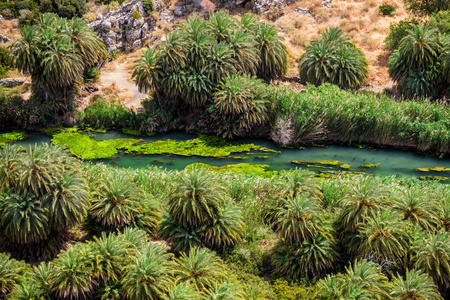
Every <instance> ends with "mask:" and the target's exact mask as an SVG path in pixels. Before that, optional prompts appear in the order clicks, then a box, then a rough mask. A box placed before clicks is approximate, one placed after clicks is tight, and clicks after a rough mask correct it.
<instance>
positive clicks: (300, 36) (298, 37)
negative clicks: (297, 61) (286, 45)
mask: <svg viewBox="0 0 450 300" xmlns="http://www.w3.org/2000/svg"><path fill="white" fill-rule="evenodd" d="M290 42H291V44H292V45H294V46H299V47H302V48H304V47H306V46H307V45H308V44H309V38H308V36H307V35H306V34H304V33H303V32H302V31H297V32H296V33H294V35H293V36H292V37H291V40H290Z"/></svg>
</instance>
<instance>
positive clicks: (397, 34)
mask: <svg viewBox="0 0 450 300" xmlns="http://www.w3.org/2000/svg"><path fill="white" fill-rule="evenodd" d="M419 24H420V21H419V20H417V19H405V20H401V21H400V22H398V23H391V25H390V26H389V33H388V35H387V37H386V39H385V40H384V42H385V43H386V47H387V48H388V49H389V50H395V49H397V48H398V45H399V44H400V41H401V40H402V38H404V37H405V36H407V35H408V30H411V29H413V26H414V25H419Z"/></svg>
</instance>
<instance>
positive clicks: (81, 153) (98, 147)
mask: <svg viewBox="0 0 450 300" xmlns="http://www.w3.org/2000/svg"><path fill="white" fill-rule="evenodd" d="M139 141H140V140H135V139H115V140H104V141H100V142H97V141H96V140H94V139H93V138H92V137H91V136H90V135H86V134H80V133H78V132H61V133H57V134H54V135H53V138H52V142H53V143H54V144H56V145H60V146H64V147H67V148H69V150H70V152H71V153H72V154H73V155H75V156H76V157H78V158H81V159H87V160H91V159H100V158H110V157H113V156H115V155H117V153H118V149H128V148H129V147H131V146H132V145H134V144H136V143H138V142H139Z"/></svg>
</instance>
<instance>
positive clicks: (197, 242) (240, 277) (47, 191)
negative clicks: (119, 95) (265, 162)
mask: <svg viewBox="0 0 450 300" xmlns="http://www.w3.org/2000/svg"><path fill="white" fill-rule="evenodd" d="M0 158H1V159H0V162H1V166H0V171H1V172H2V175H3V176H2V178H3V181H2V183H1V186H2V192H1V197H0V199H1V201H0V203H1V204H0V214H1V220H2V223H1V224H2V225H1V227H0V228H1V231H0V237H1V239H2V243H1V244H0V245H2V248H3V249H2V251H3V252H6V253H1V254H0V263H1V265H2V268H0V293H1V296H2V297H3V296H6V297H7V299H29V297H35V299H46V298H51V299H83V298H96V297H98V298H102V297H103V299H296V298H295V297H297V298H298V297H301V298H302V299H308V298H309V299H352V298H355V297H357V296H358V297H363V296H364V297H365V298H372V299H408V296H411V295H415V296H417V297H419V298H420V297H422V298H423V299H443V298H442V297H445V296H447V295H448V291H449V288H450V286H449V275H450V268H449V266H448V262H449V259H450V244H449V242H448V241H449V238H450V236H449V232H448V230H449V228H450V227H449V226H448V224H450V222H449V212H450V210H449V209H448V208H449V207H450V206H449V204H450V202H449V199H450V198H449V190H448V187H447V186H445V185H440V184H439V183H433V182H420V181H417V180H415V179H406V178H403V179H395V178H392V177H385V178H372V177H365V176H356V177H346V176H337V177H335V178H329V179H326V180H321V181H318V180H317V179H315V178H314V177H313V176H312V174H311V173H309V172H307V171H303V170H300V169H297V170H294V171H283V172H280V174H279V175H277V176H274V177H270V178H263V177H258V176H254V175H238V174H236V173H233V172H231V173H226V172H225V173H216V174H213V173H211V171H207V170H206V169H201V168H199V167H198V166H197V167H194V168H191V169H189V170H185V171H181V172H173V171H169V172H168V171H163V170H161V169H158V168H150V169H139V170H130V169H126V170H125V169H123V170H121V169H114V168H112V167H107V166H104V165H87V166H84V167H83V166H81V165H80V164H79V163H78V162H77V161H76V160H74V159H73V158H70V157H68V156H67V154H65V152H63V151H62V150H61V149H60V148H57V147H48V146H40V147H37V148H29V149H26V150H25V149H21V148H18V147H14V146H7V147H4V148H3V149H1V150H0ZM31 158H33V160H32V161H30V159H31ZM11 166H16V168H11ZM33 166H39V168H40V169H41V170H42V171H43V172H41V173H39V175H40V176H35V175H33V176H31V177H30V174H32V173H29V172H27V171H26V170H27V168H33ZM11 170H13V171H11ZM27 176H28V177H27ZM58 176H61V177H58ZM57 179H58V180H57ZM160 208H162V210H163V211H164V213H163V215H162V218H161V215H160ZM19 212H20V213H19ZM28 224H30V225H33V226H28ZM80 224H82V226H83V227H82V228H83V231H80ZM170 227H173V230H168V228H170ZM80 235H82V236H80ZM57 236H58V237H59V240H58V241H59V242H58V243H56V242H55V240H56V239H57ZM77 236H78V237H77ZM239 237H243V239H240V238H239ZM160 238H164V239H166V242H167V243H168V244H169V245H170V246H172V250H175V251H176V252H175V253H173V254H172V253H171V250H170V248H169V247H167V246H166V245H164V243H163V242H161V241H157V240H158V239H160ZM73 239H75V240H76V241H77V242H76V243H75V244H72V245H67V244H66V242H67V241H70V240H73ZM50 240H51V241H53V242H50ZM5 241H7V242H6V243H5ZM14 245H17V246H15V247H14ZM205 246H206V247H209V248H214V249H216V251H217V254H216V253H214V252H212V251H211V250H210V249H208V248H205ZM202 247H203V248H202ZM24 248H27V249H26V250H24ZM60 248H62V249H64V250H63V251H62V252H60V253H59V254H58V255H57V256H56V258H54V259H53V260H51V261H50V262H41V263H40V264H39V263H38V264H34V266H33V267H32V266H30V265H28V264H26V263H25V262H22V261H17V260H16V259H17V258H26V259H27V260H28V261H30V260H32V261H35V262H38V261H41V260H42V259H45V258H47V259H49V258H51V257H53V256H54V255H55V254H56V253H57V251H56V250H59V249H60ZM50 253H54V254H53V255H51V254H50ZM11 255H12V256H13V257H14V258H15V259H13V258H12V257H11ZM259 276H264V277H265V278H268V279H270V283H267V282H265V281H264V280H263V279H262V278H260V277H259ZM280 276H288V277H284V279H283V278H281V279H280ZM296 280H300V281H302V282H303V284H302V285H299V284H298V283H296V282H298V281H296ZM283 295H284V296H283ZM289 295H290V296H289ZM441 295H442V296H441ZM291 296H292V298H289V297H291ZM27 297H28V298H27ZM192 297H194V298H192ZM220 297H222V298H220ZM283 297H288V298H283ZM365 298H361V299H365Z"/></svg>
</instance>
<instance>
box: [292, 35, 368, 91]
mask: <svg viewBox="0 0 450 300" xmlns="http://www.w3.org/2000/svg"><path fill="white" fill-rule="evenodd" d="M299 71H300V77H301V79H302V80H303V81H306V82H310V83H312V84H314V85H320V84H323V83H325V82H330V83H333V84H336V85H338V86H340V87H342V88H351V87H356V86H359V85H361V84H362V83H363V82H364V80H365V79H366V77H367V74H368V71H367V60H366V58H365V56H364V53H363V52H362V51H361V50H360V49H358V48H357V47H356V46H355V45H354V44H352V43H351V42H350V41H349V38H348V37H347V36H346V35H344V32H343V31H342V30H341V29H339V28H337V27H332V28H327V29H325V30H322V31H321V38H320V39H319V40H313V41H311V44H310V45H309V46H307V47H306V52H305V53H304V54H303V55H302V56H301V58H300V64H299Z"/></svg>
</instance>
